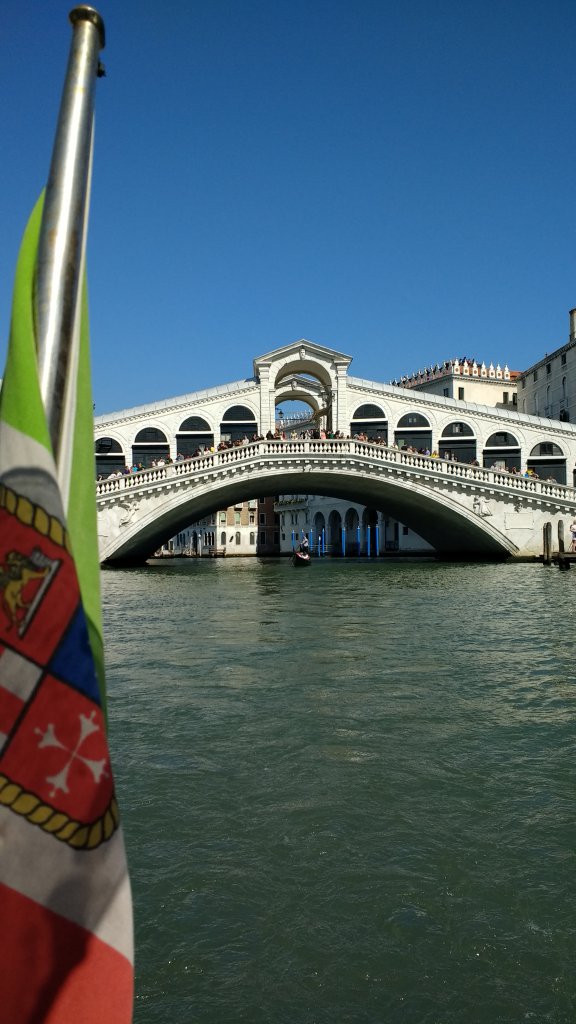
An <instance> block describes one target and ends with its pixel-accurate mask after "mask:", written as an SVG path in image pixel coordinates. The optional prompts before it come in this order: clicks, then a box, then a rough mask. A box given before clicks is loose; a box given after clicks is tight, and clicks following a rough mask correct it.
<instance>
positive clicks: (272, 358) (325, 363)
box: [254, 338, 352, 378]
mask: <svg viewBox="0 0 576 1024" xmlns="http://www.w3.org/2000/svg"><path fill="white" fill-rule="evenodd" d="M351 362H352V356H347V355H346V354H345V353H344V352H337V351H336V349H332V348H326V347H325V346H324V345H317V344H316V342H314V341H309V340H308V339H307V338H300V340H299V341H293V342H292V343H291V344H290V345H283V346H282V348H276V349H273V351H272V352H266V353H265V355H263V356H257V357H256V359H255V360H254V376H255V377H257V378H260V371H261V370H262V369H264V368H266V369H267V370H268V371H269V373H270V377H271V378H274V377H276V376H277V375H278V374H280V375H281V376H282V377H285V376H287V375H288V374H293V373H294V374H295V373H311V374H313V375H314V374H316V373H318V370H319V369H321V370H323V371H324V374H328V375H331V373H333V372H334V369H335V367H337V366H338V367H344V368H345V369H346V370H347V369H348V367H349V366H350V363H351ZM321 376H322V375H321Z"/></svg>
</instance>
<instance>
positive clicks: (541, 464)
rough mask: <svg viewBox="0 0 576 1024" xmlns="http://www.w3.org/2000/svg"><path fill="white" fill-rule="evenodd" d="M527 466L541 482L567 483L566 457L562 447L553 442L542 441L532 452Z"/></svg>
mask: <svg viewBox="0 0 576 1024" xmlns="http://www.w3.org/2000/svg"><path fill="white" fill-rule="evenodd" d="M527 465H528V469H532V470H533V471H534V472H535V473H536V475H537V476H539V477H540V479H541V480H556V481H557V483H559V484H565V483H566V457H565V455H564V452H563V451H562V449H561V448H560V446H559V445H557V444H554V442H553V441H541V442H540V444H537V445H536V447H535V448H533V449H532V451H531V452H530V457H529V458H528V462H527Z"/></svg>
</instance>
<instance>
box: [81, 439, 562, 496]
mask: <svg viewBox="0 0 576 1024" xmlns="http://www.w3.org/2000/svg"><path fill="white" fill-rule="evenodd" d="M338 455H346V456H358V457H360V458H361V459H363V460H366V461H370V462H371V463H372V464H374V463H376V464H378V463H381V464H382V465H383V466H384V465H387V466H390V465H395V466H398V467H402V468H404V469H405V470H407V471H408V472H410V471H411V472H412V473H413V474H414V475H415V476H417V475H420V474H423V475H429V474H434V475H438V476H439V477H448V478H453V479H454V478H455V479H458V480H462V481H464V480H468V481H470V482H473V483H475V484H478V485H480V486H484V487H486V486H489V487H498V488H503V489H505V490H507V491H516V492H519V493H522V494H531V495H538V496H540V497H542V498H543V499H545V500H546V499H554V498H558V499H561V500H562V501H565V502H572V503H574V504H576V490H575V489H574V488H573V487H569V486H568V485H566V484H559V483H556V482H555V481H554V482H552V481H548V480H539V479H537V478H534V477H526V476H522V475H520V474H515V473H508V472H506V471H504V470H500V469H486V468H484V467H482V466H472V465H470V463H465V462H454V461H448V460H445V459H440V458H432V457H431V456H428V455H419V454H417V453H414V452H406V451H404V450H402V449H400V448H389V447H387V446H386V445H383V444H372V443H371V442H369V441H356V440H351V439H346V440H336V439H334V440H325V441H322V440H316V439H301V440H295V441H282V440H270V441H254V442H252V443H250V444H246V445H239V446H238V447H235V448H225V449H224V450H222V451H215V452H210V453H207V454H206V453H205V454H204V455H198V456H196V458H192V459H184V460H182V461H180V462H171V463H168V465H165V466H157V467H153V468H150V469H142V470H140V471H139V472H138V473H127V474H125V475H122V476H117V477H113V478H112V479H110V478H108V479H107V480H100V481H98V482H97V484H96V495H97V497H98V498H105V497H106V496H108V495H112V494H117V493H119V492H126V491H127V490H132V489H134V488H138V489H140V488H147V487H150V486H157V485H159V484H160V485H161V484H162V483H164V482H168V481H170V480H173V479H178V478H181V477H187V478H191V477H200V476H202V475H203V474H204V473H206V472H208V471H214V470H215V469H218V468H219V467H222V468H224V467H231V466H234V465H241V464H243V463H244V464H247V463H250V462H252V463H253V462H254V461H257V460H258V459H261V458H267V457H271V458H273V459H293V458H296V459H300V458H302V459H303V460H306V459H307V458H311V459H312V460H314V459H316V458H322V457H324V458H326V457H330V458H332V457H335V456H338Z"/></svg>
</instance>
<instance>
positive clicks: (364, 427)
mask: <svg viewBox="0 0 576 1024" xmlns="http://www.w3.org/2000/svg"><path fill="white" fill-rule="evenodd" d="M350 434H351V435H352V437H354V434H365V435H366V437H367V438H368V439H369V440H376V439H378V440H381V441H383V442H384V443H385V444H386V443H387V442H388V421H387V418H386V413H385V412H384V410H383V409H381V408H380V406H379V405H374V404H372V403H365V404H364V405H361V406H359V408H358V409H356V411H355V413H354V415H353V416H352V419H351V420H350Z"/></svg>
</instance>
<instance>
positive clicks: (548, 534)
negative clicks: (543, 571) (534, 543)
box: [542, 523, 552, 565]
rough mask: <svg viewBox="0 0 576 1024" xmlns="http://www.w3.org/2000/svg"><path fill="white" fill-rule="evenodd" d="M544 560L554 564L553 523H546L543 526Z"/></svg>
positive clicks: (545, 562) (547, 563) (545, 563)
mask: <svg viewBox="0 0 576 1024" xmlns="http://www.w3.org/2000/svg"><path fill="white" fill-rule="evenodd" d="M542 552H543V553H542V562H543V563H544V565H552V523H544V526H543V527H542Z"/></svg>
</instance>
